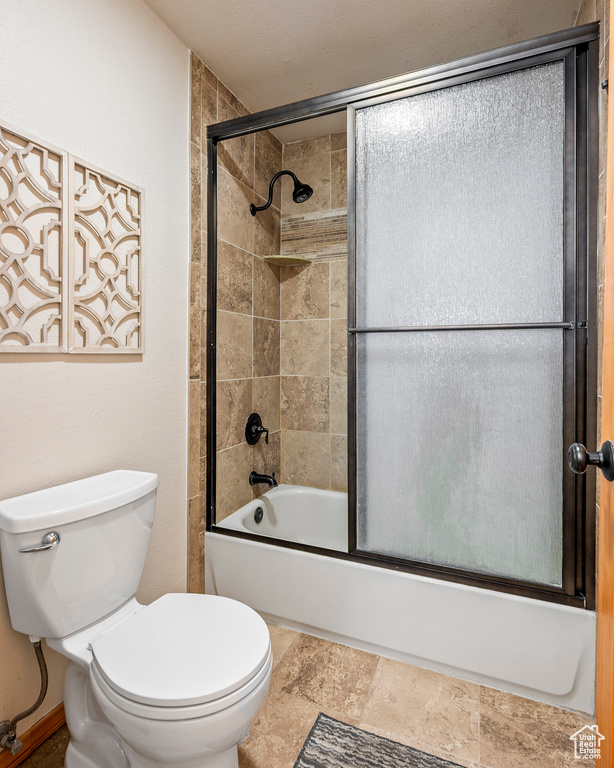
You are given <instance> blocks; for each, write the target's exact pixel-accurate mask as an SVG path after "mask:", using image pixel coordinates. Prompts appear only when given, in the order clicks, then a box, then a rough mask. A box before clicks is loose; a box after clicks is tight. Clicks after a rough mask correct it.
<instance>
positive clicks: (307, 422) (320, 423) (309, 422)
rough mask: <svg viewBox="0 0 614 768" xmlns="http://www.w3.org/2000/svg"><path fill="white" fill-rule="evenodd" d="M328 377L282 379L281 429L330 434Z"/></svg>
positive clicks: (288, 377)
mask: <svg viewBox="0 0 614 768" xmlns="http://www.w3.org/2000/svg"><path fill="white" fill-rule="evenodd" d="M329 397H330V396H329V378H328V376H282V379H281V426H282V429H292V430H302V431H304V432H327V433H328V432H329Z"/></svg>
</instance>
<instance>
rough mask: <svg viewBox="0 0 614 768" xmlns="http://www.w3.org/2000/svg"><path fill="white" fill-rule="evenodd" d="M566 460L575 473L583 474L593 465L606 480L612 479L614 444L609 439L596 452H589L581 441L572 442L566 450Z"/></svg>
mask: <svg viewBox="0 0 614 768" xmlns="http://www.w3.org/2000/svg"><path fill="white" fill-rule="evenodd" d="M567 462H568V464H569V467H570V469H571V470H572V471H573V472H575V473H576V474H577V475H582V474H584V472H586V470H587V468H588V467H589V466H591V465H593V466H595V467H599V469H600V470H601V471H602V472H603V476H604V477H605V479H606V480H609V481H610V482H611V481H612V480H614V446H613V445H612V443H611V442H610V441H609V440H606V441H605V443H603V445H602V446H601V449H600V450H599V451H597V453H589V452H588V451H587V450H586V448H585V447H584V446H583V445H582V443H573V444H572V445H570V446H569V450H568V451H567Z"/></svg>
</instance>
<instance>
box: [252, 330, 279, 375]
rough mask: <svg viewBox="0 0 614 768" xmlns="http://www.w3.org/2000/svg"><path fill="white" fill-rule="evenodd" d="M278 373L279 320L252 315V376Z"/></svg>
mask: <svg viewBox="0 0 614 768" xmlns="http://www.w3.org/2000/svg"><path fill="white" fill-rule="evenodd" d="M278 375H279V321H278V320H265V319H263V318H261V317H254V376H278Z"/></svg>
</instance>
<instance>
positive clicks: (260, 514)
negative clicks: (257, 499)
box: [254, 507, 264, 525]
mask: <svg viewBox="0 0 614 768" xmlns="http://www.w3.org/2000/svg"><path fill="white" fill-rule="evenodd" d="M263 517H264V509H262V507H258V508H257V509H256V511H255V512H254V522H255V523H256V525H260V523H261V522H262V518H263Z"/></svg>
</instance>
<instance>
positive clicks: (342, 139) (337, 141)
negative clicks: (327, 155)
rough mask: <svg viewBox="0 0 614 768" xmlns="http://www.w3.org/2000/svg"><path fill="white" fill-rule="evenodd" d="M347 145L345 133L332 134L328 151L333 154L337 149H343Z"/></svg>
mask: <svg viewBox="0 0 614 768" xmlns="http://www.w3.org/2000/svg"><path fill="white" fill-rule="evenodd" d="M347 145H348V136H347V133H346V131H342V132H341V133H333V134H331V137H330V149H331V152H335V151H336V150H338V149H345V148H346V147H347Z"/></svg>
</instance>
